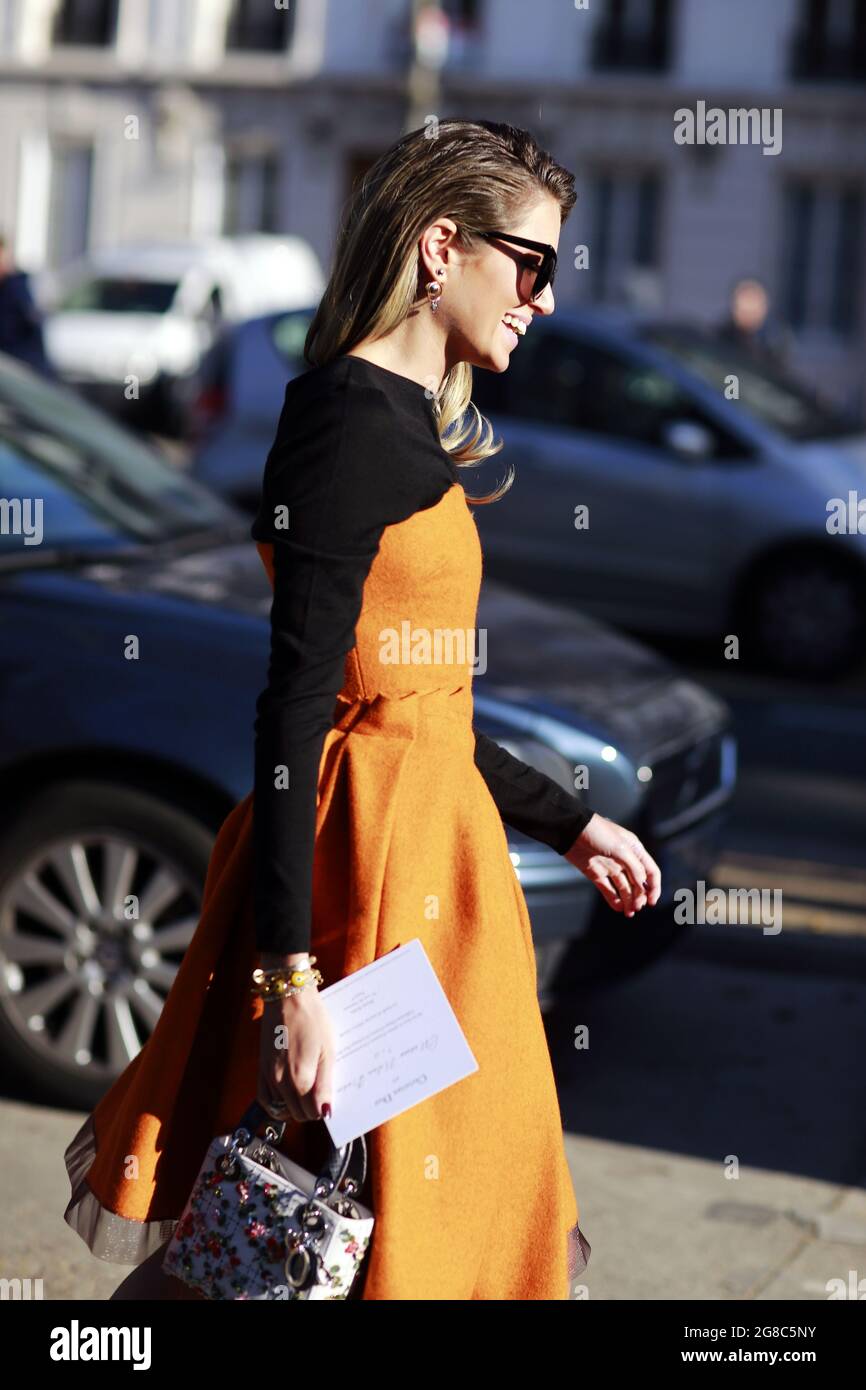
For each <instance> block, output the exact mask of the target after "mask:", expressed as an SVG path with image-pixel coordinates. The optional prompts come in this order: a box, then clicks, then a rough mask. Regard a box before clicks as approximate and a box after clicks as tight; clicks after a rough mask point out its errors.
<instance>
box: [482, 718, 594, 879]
mask: <svg viewBox="0 0 866 1390" xmlns="http://www.w3.org/2000/svg"><path fill="white" fill-rule="evenodd" d="M475 766H476V767H477V768H478V770H479V772H480V773H481V775H482V777H483V778H484V780H485V782H486V783H487V787H488V790H489V792H490V795H491V796H492V797H493V800H494V801H495V802H496V806H497V809H498V811H499V814H500V815H501V817H502V819H503V821H504V822H505V824H506V825H510V826H511V828H512V830H519V831H521V833H522V834H524V835H528V836H530V838H531V839H533V840H540V841H541V843H542V844H545V845H550V847H551V848H552V849H555V850H556V851H557V852H558V853H559V854H565V853H567V851H568V850H570V849H571V846H572V845H573V844H574V842H575V840H576V839H577V837H578V835H579V834H580V833H581V831H582V830H584V829H585V827H586V826H587V824H588V823H589V821H590V820H591V819H592V817H593V815H594V814H595V813H594V812H593V811H592V810H591V809H590V808H589V807H588V806H586V805H584V803H583V802H582V801H581V800H580V798H579V797H576V796H572V795H571V793H570V792H567V791H566V790H565V788H564V787H561V786H560V785H559V783H558V782H554V780H553V778H552V777H548V776H547V775H546V774H545V773H543V772H539V771H538V769H537V768H534V767H530V766H529V764H528V763H524V762H521V760H520V758H515V756H514V754H513V753H509V752H508V749H507V748H502V747H500V745H499V744H498V743H496V742H494V740H493V739H492V738H488V737H487V735H486V734H482V733H479V732H478V730H477V729H476V730H475Z"/></svg>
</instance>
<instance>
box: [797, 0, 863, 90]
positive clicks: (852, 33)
mask: <svg viewBox="0 0 866 1390" xmlns="http://www.w3.org/2000/svg"><path fill="white" fill-rule="evenodd" d="M791 76H792V77H798V78H803V79H806V80H809V81H818V82H863V81H864V80H866V0H804V2H803V3H801V6H800V22H799V25H798V27H797V29H796V30H795V31H794V36H793V39H792V43H791Z"/></svg>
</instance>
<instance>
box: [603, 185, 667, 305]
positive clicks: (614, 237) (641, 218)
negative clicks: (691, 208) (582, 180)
mask: <svg viewBox="0 0 866 1390" xmlns="http://www.w3.org/2000/svg"><path fill="white" fill-rule="evenodd" d="M660 205H661V185H660V182H659V178H658V175H657V174H655V173H652V172H647V173H640V174H632V175H628V174H625V175H620V174H613V173H608V172H606V171H601V172H599V173H597V174H595V175H594V176H593V177H592V178H591V179H590V181H589V208H588V220H587V227H588V229H589V230H588V237H587V241H588V245H589V271H588V272H587V274H588V289H589V292H590V295H591V297H592V298H593V299H597V300H607V301H612V302H616V301H623V300H624V299H628V298H629V297H630V295H631V293H632V292H633V290H634V285H633V284H632V283H631V282H632V280H633V278H634V274H635V272H640V273H643V274H645V273H646V272H652V273H656V272H657V271H658V269H659V215H660Z"/></svg>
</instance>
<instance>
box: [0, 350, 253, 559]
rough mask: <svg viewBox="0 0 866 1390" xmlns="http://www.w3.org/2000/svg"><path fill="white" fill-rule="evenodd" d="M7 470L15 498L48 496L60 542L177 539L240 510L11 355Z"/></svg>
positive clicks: (0, 426)
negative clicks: (25, 366)
mask: <svg viewBox="0 0 866 1390" xmlns="http://www.w3.org/2000/svg"><path fill="white" fill-rule="evenodd" d="M0 480H2V481H0V489H2V496H3V497H4V498H6V499H11V498H16V497H18V498H24V497H28V496H29V497H33V498H39V497H41V498H43V499H44V502H43V515H44V517H45V528H46V536H45V540H46V543H48V544H51V545H66V544H73V543H75V544H78V543H80V542H82V541H85V540H87V541H93V542H94V543H98V542H100V541H101V540H102V539H104V538H105V537H106V536H118V535H120V536H124V537H125V538H127V540H129V541H133V542H134V541H151V540H152V541H159V540H169V539H172V538H174V537H177V536H181V535H185V534H189V533H190V532H193V531H200V530H204V529H206V528H207V527H210V526H216V525H223V524H225V523H226V522H227V521H230V520H232V519H233V518H234V517H235V513H234V512H233V511H232V509H231V508H230V507H228V506H227V505H226V504H225V503H224V502H223V501H222V500H221V499H220V498H218V497H217V496H216V495H215V494H213V493H211V492H209V491H208V490H207V489H206V488H203V487H201V486H200V485H199V484H198V483H195V482H193V481H192V480H191V479H188V478H186V477H184V476H183V474H181V473H178V472H177V471H176V470H175V469H174V468H171V467H169V466H168V465H167V464H166V463H165V462H164V461H163V459H162V458H161V457H160V456H159V454H157V453H156V452H155V451H154V450H152V449H150V448H148V447H147V445H146V444H144V443H142V442H141V441H140V440H138V439H137V438H136V436H135V435H133V434H132V433H131V432H129V431H128V430H125V429H123V428H122V427H121V426H120V425H116V424H115V423H114V422H113V421H112V420H110V419H109V417H108V416H107V415H103V414H102V412H101V411H98V410H95V409H93V408H92V407H91V406H89V405H88V404H87V403H86V402H85V401H83V400H81V399H80V398H79V397H77V396H76V395H74V394H73V393H72V392H71V391H67V390H62V389H60V388H58V387H56V386H53V385H51V384H50V383H48V382H46V381H44V380H43V379H42V378H40V377H37V376H36V375H35V374H34V373H32V372H30V371H27V370H26V369H25V368H23V367H20V366H18V365H17V364H15V363H13V362H11V361H10V360H9V359H4V360H3V362H2V365H0ZM49 503H50V506H49ZM49 521H50V534H49ZM2 539H3V543H4V548H7V546H6V542H8V540H9V537H8V536H4V537H3V538H2ZM13 539H14V538H13ZM16 543H19V542H18V541H16Z"/></svg>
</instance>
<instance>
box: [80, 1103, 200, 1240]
mask: <svg viewBox="0 0 866 1390" xmlns="http://www.w3.org/2000/svg"><path fill="white" fill-rule="evenodd" d="M63 1158H64V1162H65V1164H66V1171H67V1173H68V1175H69V1181H70V1183H71V1185H72V1196H71V1197H70V1199H69V1203H68V1205H67V1207H66V1210H65V1211H64V1213H63V1220H64V1221H65V1222H66V1224H67V1226H69V1227H70V1228H71V1229H72V1230H73V1231H75V1233H76V1235H79V1236H80V1237H81V1239H82V1240H83V1241H84V1244H85V1245H86V1246H87V1248H88V1250H89V1251H90V1253H91V1254H92V1255H95V1256H96V1258H97V1259H98V1260H106V1261H108V1262H109V1263H110V1264H124V1265H138V1264H141V1262H142V1261H143V1260H146V1259H147V1258H148V1256H149V1255H152V1254H153V1252H154V1251H155V1250H158V1249H159V1247H160V1246H161V1245H164V1244H165V1242H166V1241H167V1240H170V1238H171V1236H172V1235H173V1234H174V1229H175V1227H176V1226H177V1220H163V1221H136V1220H135V1219H134V1218H133V1217H129V1216H120V1215H118V1213H117V1212H114V1211H109V1209H108V1208H107V1207H105V1206H103V1204H102V1203H101V1202H100V1200H99V1198H98V1197H97V1196H96V1193H95V1192H93V1190H92V1189H91V1187H90V1186H89V1184H88V1182H87V1174H88V1172H89V1171H90V1169H91V1167H92V1165H93V1162H94V1160H95V1158H96V1132H95V1130H94V1127H93V1116H92V1115H89V1116H88V1117H87V1119H86V1120H85V1122H84V1124H83V1125H82V1126H81V1128H80V1130H79V1131H78V1133H77V1134H76V1136H75V1138H74V1139H73V1140H72V1143H71V1144H70V1145H69V1147H68V1148H67V1149H66V1151H65V1153H64V1155H63Z"/></svg>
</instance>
